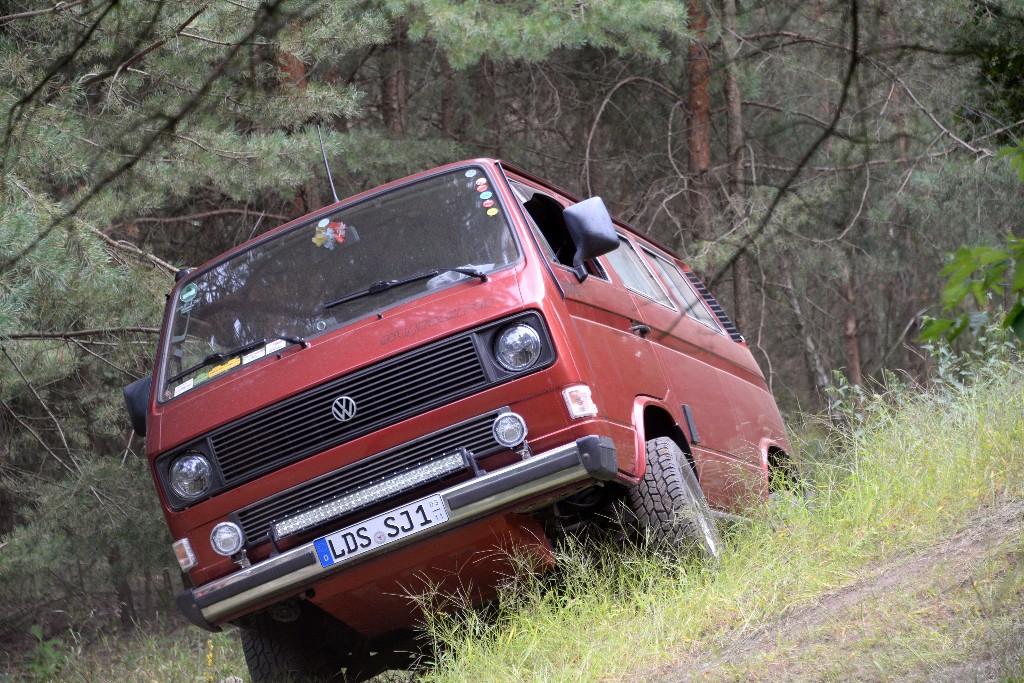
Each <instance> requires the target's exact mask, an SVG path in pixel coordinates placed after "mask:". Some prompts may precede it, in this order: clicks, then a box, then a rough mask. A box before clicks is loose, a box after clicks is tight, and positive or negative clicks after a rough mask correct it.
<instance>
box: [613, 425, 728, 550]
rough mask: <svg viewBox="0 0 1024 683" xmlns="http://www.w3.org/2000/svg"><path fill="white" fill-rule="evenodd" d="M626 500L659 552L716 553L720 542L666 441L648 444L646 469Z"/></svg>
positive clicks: (684, 465)
mask: <svg viewBox="0 0 1024 683" xmlns="http://www.w3.org/2000/svg"><path fill="white" fill-rule="evenodd" d="M628 500H629V505H630V508H631V509H632V511H633V514H634V515H635V517H636V520H637V523H638V526H639V527H640V531H641V532H642V533H644V534H645V535H647V537H648V538H649V539H650V540H651V541H653V542H654V544H655V545H656V546H658V547H659V548H662V549H664V550H669V551H671V552H679V551H684V552H685V551H687V550H691V551H695V552H697V553H698V554H700V555H702V556H704V557H708V558H717V557H718V555H719V553H720V552H721V548H722V538H721V536H720V535H719V534H718V527H717V526H716V524H715V519H714V517H713V516H712V515H711V509H710V508H709V507H708V503H707V501H706V500H705V499H704V493H703V492H702V491H701V489H700V484H698V483H697V477H696V475H695V474H694V473H693V469H692V468H691V467H690V463H689V462H688V461H687V459H686V456H685V455H683V452H682V451H681V450H680V449H679V446H677V445H676V443H675V442H674V441H672V440H671V439H669V438H666V437H659V438H657V439H651V440H650V441H648V442H647V470H646V472H644V478H643V479H641V480H640V483H638V484H637V485H636V486H634V487H633V488H631V489H630V490H629V494H628Z"/></svg>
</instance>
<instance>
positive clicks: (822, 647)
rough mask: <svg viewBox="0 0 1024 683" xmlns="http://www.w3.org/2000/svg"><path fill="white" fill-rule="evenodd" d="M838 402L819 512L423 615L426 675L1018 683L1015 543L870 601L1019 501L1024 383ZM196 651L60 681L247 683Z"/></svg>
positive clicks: (125, 649)
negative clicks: (678, 556)
mask: <svg viewBox="0 0 1024 683" xmlns="http://www.w3.org/2000/svg"><path fill="white" fill-rule="evenodd" d="M841 398H843V399H844V402H843V403H842V404H841V405H840V406H838V409H839V411H840V413H841V414H842V415H845V418H846V421H847V422H846V424H847V426H846V427H845V428H843V429H835V428H833V427H832V426H830V425H829V424H825V423H822V422H809V423H807V424H804V425H800V426H798V428H797V429H795V430H794V432H795V433H796V434H802V435H805V436H803V437H801V439H800V441H801V443H800V446H801V448H800V452H801V453H802V454H803V457H802V462H801V464H802V466H803V468H804V471H805V472H806V473H808V475H809V478H810V481H811V485H812V490H813V494H814V495H813V496H811V497H810V498H809V499H808V500H793V501H789V503H790V504H785V505H775V506H772V507H763V506H762V507H758V508H755V509H754V510H752V515H753V518H752V521H751V522H750V523H749V524H745V525H742V526H737V527H734V528H733V529H731V530H730V531H729V533H728V535H727V548H726V550H725V552H724V553H723V556H722V558H721V560H720V562H719V563H718V564H717V566H713V567H712V566H709V565H706V564H701V563H699V562H694V561H689V562H682V563H681V562H679V561H676V560H671V559H669V558H666V557H662V556H659V555H657V554H655V553H652V552H646V551H644V550H643V549H632V550H627V551H626V552H622V551H621V550H612V549H608V548H605V549H603V550H598V551H595V550H594V549H593V548H583V547H578V546H577V547H572V546H570V547H567V548H565V549H563V550H562V551H561V553H560V555H561V556H560V561H561V566H560V570H559V576H558V580H557V581H556V582H552V581H551V580H550V578H545V577H536V576H530V575H526V576H525V577H524V578H523V579H521V580H520V581H519V582H518V583H516V584H514V585H510V586H509V587H508V588H507V589H506V590H505V591H504V592H503V594H502V597H501V598H500V601H499V604H498V605H497V607H496V608H494V609H492V610H490V611H489V612H488V614H487V615H486V616H484V615H483V614H481V613H478V612H473V611H465V612H461V613H458V614H454V615H450V614H438V615H434V616H433V617H432V618H431V620H430V623H429V625H428V627H427V637H429V638H431V639H433V641H434V642H435V643H437V644H438V646H439V650H438V652H439V654H438V657H437V662H436V666H435V667H434V668H433V669H432V670H430V671H426V672H423V673H421V674H420V677H421V678H422V679H423V680H425V681H429V682H431V683H457V682H459V681H474V682H476V681H603V680H621V679H626V680H649V679H652V678H657V677H658V676H659V674H665V675H674V676H675V677H674V678H672V680H678V678H679V675H680V674H679V671H681V670H685V671H686V672H687V673H688V675H690V676H691V677H693V678H694V679H696V680H708V681H719V680H736V681H740V680H821V681H829V680H836V681H839V680H853V679H859V680H860V679H862V680H879V681H882V680H895V679H901V678H912V679H914V678H916V679H919V680H923V679H930V678H932V677H933V676H932V674H934V673H935V672H936V671H947V670H951V669H950V667H955V666H957V665H958V663H959V662H962V661H968V662H971V661H976V662H977V666H985V667H989V669H986V671H989V673H990V674H991V675H986V676H982V677H980V679H981V680H999V681H1003V682H1005V683H1010V682H1011V681H1024V670H1022V662H1021V660H1020V659H1019V653H1021V652H1024V643H1022V642H1021V640H1022V637H1021V636H1019V635H1018V634H1019V633H1020V632H1021V629H1020V617H1021V614H1020V613H1019V612H1018V611H1015V610H1017V609H1019V607H1018V606H1019V605H1020V604H1022V603H1024V600H1022V598H1024V574H1022V570H1021V566H1022V564H1024V563H1022V561H1021V560H1022V558H1024V541H1022V540H1021V539H1020V537H1019V533H1018V534H1016V535H1015V536H1014V540H1013V541H1012V542H1011V541H1004V542H1000V543H998V544H996V545H995V546H993V547H991V548H984V549H983V551H982V550H979V551H977V552H976V553H975V554H974V555H972V556H971V557H970V558H967V557H964V558H963V560H962V561H961V559H960V558H958V557H957V556H953V557H944V558H942V559H941V560H940V561H939V562H937V563H936V564H935V565H934V566H931V565H928V564H927V563H925V564H923V565H922V567H924V569H921V570H920V571H919V572H918V573H916V574H911V575H910V577H909V578H908V579H907V580H905V581H903V582H902V583H899V584H898V585H896V586H895V588H894V589H893V590H889V591H880V592H877V593H873V592H871V590H872V589H871V587H872V586H876V585H879V584H884V583H885V582H887V581H891V580H893V578H892V576H890V575H889V574H888V573H887V572H889V570H890V569H891V568H892V567H893V566H897V565H898V562H899V561H901V559H906V560H907V561H911V560H913V559H914V557H915V553H920V552H921V551H922V550H926V549H929V548H931V547H933V544H935V543H937V542H939V541H941V540H942V539H945V538H948V537H950V536H951V535H952V534H954V533H955V532H957V531H960V530H964V529H968V528H970V526H971V524H972V523H973V520H976V519H978V518H979V517H978V516H979V514H982V513H984V512H985V511H986V510H997V509H998V508H999V507H1000V506H1003V505H1007V504H1009V503H1011V502H1013V501H1019V500H1021V499H1024V468H1022V467H1021V465H1022V464H1024V374H1022V371H1021V370H1020V369H1019V368H1018V367H1017V366H1014V365H1011V364H1003V365H1000V366H998V370H997V371H996V372H991V371H989V372H985V373H984V377H982V378H980V379H977V380H976V381H975V382H974V383H973V384H971V386H969V387H967V388H958V387H956V386H955V385H953V384H950V383H946V384H945V385H944V387H942V388H940V389H937V390H932V391H929V392H924V393H922V392H921V391H919V390H912V389H905V388H896V389H893V390H891V391H885V392H881V393H879V394H877V395H870V396H869V395H867V394H862V393H857V392H853V393H848V394H847V395H846V396H845V397H844V396H841ZM1018 524H1019V522H1018ZM894 562H896V563H897V565H894ZM858 586H861V587H866V588H865V590H866V592H865V593H864V594H863V595H861V596H860V597H859V598H858V599H857V600H854V601H846V602H844V601H842V600H839V601H838V602H837V603H836V605H837V606H836V607H835V608H834V609H829V610H824V611H821V610H818V607H819V604H820V603H822V601H823V600H826V599H834V598H835V596H837V595H842V594H843V593H842V591H844V590H845V591H850V590H854V589H855V588H856V587H858ZM800 619H803V620H804V621H802V622H800V628H796V629H785V628H782V627H783V626H784V625H785V624H786V623H787V620H791V621H792V620H797V621H798V620H800ZM209 642H210V643H212V645H213V657H212V660H208V659H207V653H208V652H209V650H208V647H209V646H208V640H207V634H205V633H202V632H199V631H197V630H195V629H187V630H184V631H180V632H177V633H173V634H169V635H166V636H146V635H144V634H142V633H140V634H138V635H136V636H135V637H134V638H132V639H131V642H130V643H129V644H128V645H127V646H126V645H125V644H124V643H123V642H121V641H115V640H114V639H111V640H110V641H109V642H106V643H100V644H99V645H98V646H92V647H89V648H86V649H84V650H83V651H82V652H80V653H78V654H76V655H74V656H69V657H67V658H66V661H65V662H64V663H63V665H62V667H61V669H60V672H59V675H58V676H57V677H56V678H59V679H60V680H69V681H106V680H119V681H141V682H144V683H150V682H151V681H159V682H160V683H173V682H175V681H207V680H213V681H221V680H222V679H224V678H225V677H227V676H231V675H234V676H240V677H242V678H243V679H245V680H247V677H246V676H245V673H244V672H245V666H244V663H243V662H242V657H241V653H240V646H239V644H238V641H237V637H236V636H235V635H234V634H233V633H231V632H229V633H226V634H217V635H214V636H213V638H212V639H210V640H209ZM982 655H984V656H982ZM979 657H980V659H979ZM982 660H984V661H982ZM673 667H676V668H673ZM678 667H684V668H682V669H680V668H678ZM972 676H973V677H972ZM974 677H977V676H975V675H974V674H972V675H963V676H960V675H956V676H952V677H951V678H949V680H974ZM44 678H45V677H44ZM403 678H404V677H403ZM0 680H3V675H0Z"/></svg>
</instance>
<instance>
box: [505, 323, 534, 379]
mask: <svg viewBox="0 0 1024 683" xmlns="http://www.w3.org/2000/svg"><path fill="white" fill-rule="evenodd" d="M540 351H541V341H540V335H539V334H538V333H537V330H535V329H533V328H532V327H530V326H529V325H523V324H519V325H512V326H511V327H507V328H505V329H504V330H502V331H501V334H499V335H498V339H497V340H496V341H495V342H494V356H495V358H497V359H498V362H499V363H501V366H502V367H503V368H505V369H506V370H511V371H513V372H519V371H520V370H525V369H526V368H528V367H530V366H531V365H533V364H534V363H536V362H537V359H538V358H540Z"/></svg>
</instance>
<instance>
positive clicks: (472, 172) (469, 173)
mask: <svg viewBox="0 0 1024 683" xmlns="http://www.w3.org/2000/svg"><path fill="white" fill-rule="evenodd" d="M475 175H476V169H475V168H471V169H469V170H468V171H466V177H467V178H472V177H473V176H475Z"/></svg>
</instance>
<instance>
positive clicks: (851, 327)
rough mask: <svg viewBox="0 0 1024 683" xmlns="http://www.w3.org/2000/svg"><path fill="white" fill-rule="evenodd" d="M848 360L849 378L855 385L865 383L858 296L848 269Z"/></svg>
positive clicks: (846, 294)
mask: <svg viewBox="0 0 1024 683" xmlns="http://www.w3.org/2000/svg"><path fill="white" fill-rule="evenodd" d="M845 275H846V284H845V287H844V294H845V296H846V362H847V367H848V370H847V379H848V380H849V382H850V384H852V385H853V386H860V385H861V384H863V383H864V381H863V378H862V377H861V367H860V338H859V336H858V334H857V296H856V293H855V292H856V290H855V289H854V286H853V272H852V271H851V270H850V269H849V268H847V269H846V273H845Z"/></svg>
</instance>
